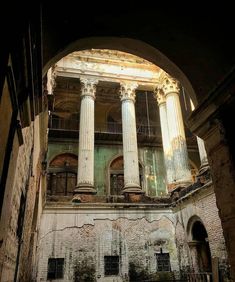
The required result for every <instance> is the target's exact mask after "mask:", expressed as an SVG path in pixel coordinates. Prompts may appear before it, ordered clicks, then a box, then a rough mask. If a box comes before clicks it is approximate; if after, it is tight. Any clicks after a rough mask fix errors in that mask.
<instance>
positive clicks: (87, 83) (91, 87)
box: [80, 77, 99, 98]
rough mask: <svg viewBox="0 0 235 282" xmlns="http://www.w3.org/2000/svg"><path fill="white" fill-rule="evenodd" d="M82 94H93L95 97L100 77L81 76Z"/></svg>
mask: <svg viewBox="0 0 235 282" xmlns="http://www.w3.org/2000/svg"><path fill="white" fill-rule="evenodd" d="M80 82H81V96H91V97H93V98H95V91H96V85H97V84H98V82H99V81H98V79H95V78H87V77H81V78H80Z"/></svg>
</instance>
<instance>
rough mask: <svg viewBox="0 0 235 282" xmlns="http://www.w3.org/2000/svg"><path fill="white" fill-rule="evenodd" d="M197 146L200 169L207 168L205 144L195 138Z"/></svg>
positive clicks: (198, 138)
mask: <svg viewBox="0 0 235 282" xmlns="http://www.w3.org/2000/svg"><path fill="white" fill-rule="evenodd" d="M197 145H198V150H199V156H200V161H201V167H200V168H204V167H208V166H209V165H208V159H207V153H206V149H205V144H204V141H203V140H202V139H201V138H200V137H198V136H197Z"/></svg>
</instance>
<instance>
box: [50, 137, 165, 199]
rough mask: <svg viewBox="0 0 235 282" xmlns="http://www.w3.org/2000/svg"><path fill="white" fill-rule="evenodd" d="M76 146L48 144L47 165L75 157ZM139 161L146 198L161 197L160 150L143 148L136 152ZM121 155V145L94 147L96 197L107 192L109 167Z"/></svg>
mask: <svg viewBox="0 0 235 282" xmlns="http://www.w3.org/2000/svg"><path fill="white" fill-rule="evenodd" d="M77 152H78V144H76V143H71V142H69V141H68V142H67V143H66V142H63V143H59V142H55V143H49V145H48V153H47V160H48V163H49V161H51V160H52V159H53V158H54V157H55V156H56V155H59V154H63V153H72V154H75V155H77ZM138 154H139V160H140V163H141V165H142V166H143V182H142V186H143V189H144V191H145V192H146V194H147V195H148V196H153V197H154V196H161V195H162V196H163V195H165V194H166V184H165V167H164V158H163V152H162V149H161V148H152V147H143V148H139V150H138ZM119 155H122V146H121V145H119V146H118V145H97V146H95V153H94V158H95V170H94V174H95V175H94V184H95V187H96V189H97V195H107V194H108V191H109V187H108V185H109V175H108V174H109V165H110V162H111V161H112V160H113V159H114V158H115V157H117V156H119Z"/></svg>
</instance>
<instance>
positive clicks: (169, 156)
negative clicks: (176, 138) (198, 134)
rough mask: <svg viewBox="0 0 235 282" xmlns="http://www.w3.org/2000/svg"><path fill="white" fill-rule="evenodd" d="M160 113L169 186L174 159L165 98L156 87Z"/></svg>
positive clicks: (173, 176)
mask: <svg viewBox="0 0 235 282" xmlns="http://www.w3.org/2000/svg"><path fill="white" fill-rule="evenodd" d="M155 94H156V98H157V102H158V106H159V114H160V123H161V132H162V146H163V151H164V162H165V169H166V175H167V186H168V188H169V190H170V187H171V186H172V185H174V184H173V183H174V179H175V172H174V163H173V162H174V160H173V152H172V148H171V143H170V136H169V128H168V122H167V111H166V99H165V95H164V93H163V91H162V90H161V89H157V91H156V92H155Z"/></svg>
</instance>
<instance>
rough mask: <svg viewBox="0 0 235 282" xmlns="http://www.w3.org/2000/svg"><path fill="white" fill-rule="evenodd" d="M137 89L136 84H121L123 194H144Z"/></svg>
mask: <svg viewBox="0 0 235 282" xmlns="http://www.w3.org/2000/svg"><path fill="white" fill-rule="evenodd" d="M136 87H137V85H136V84H121V100H122V131H123V132H122V133H123V158H124V190H123V193H142V190H141V187H140V181H139V161H138V148H137V135H136V119H135V105H134V101H135V92H134V91H135V88H136Z"/></svg>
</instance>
